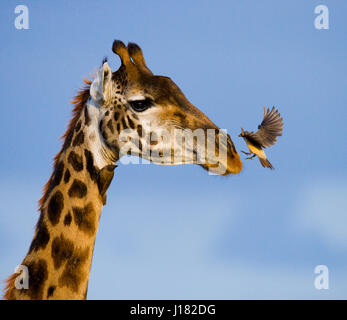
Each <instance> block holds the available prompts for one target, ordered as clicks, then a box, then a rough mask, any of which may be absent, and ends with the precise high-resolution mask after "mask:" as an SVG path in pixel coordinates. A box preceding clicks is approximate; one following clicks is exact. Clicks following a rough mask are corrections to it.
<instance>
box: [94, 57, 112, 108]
mask: <svg viewBox="0 0 347 320" xmlns="http://www.w3.org/2000/svg"><path fill="white" fill-rule="evenodd" d="M111 79H112V71H111V69H110V67H109V65H108V63H107V61H106V62H104V63H103V65H102V67H101V68H100V69H99V70H97V72H96V73H95V78H94V80H93V82H92V84H91V86H90V96H91V97H92V98H93V99H94V100H95V101H97V102H105V101H107V100H109V99H110V97H111V93H112V86H111Z"/></svg>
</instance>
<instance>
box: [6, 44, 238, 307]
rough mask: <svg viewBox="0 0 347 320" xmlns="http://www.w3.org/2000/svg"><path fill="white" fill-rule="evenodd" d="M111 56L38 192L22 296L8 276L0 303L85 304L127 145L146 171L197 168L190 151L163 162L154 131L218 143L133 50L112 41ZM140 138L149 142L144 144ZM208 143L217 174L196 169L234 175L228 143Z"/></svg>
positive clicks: (82, 99)
mask: <svg viewBox="0 0 347 320" xmlns="http://www.w3.org/2000/svg"><path fill="white" fill-rule="evenodd" d="M112 50H113V52H114V53H115V54H116V55H118V56H119V57H120V60H121V65H120V67H119V69H118V70H117V71H115V72H112V71H111V69H110V67H109V65H108V62H107V59H104V60H103V63H102V66H101V67H100V68H99V69H98V70H97V71H96V72H95V75H94V77H93V79H92V80H89V79H85V80H84V82H85V86H84V87H83V88H82V89H81V90H80V91H79V93H78V95H77V96H76V97H75V98H74V100H72V103H73V104H74V109H73V117H72V120H71V121H70V123H69V126H68V129H67V131H66V133H65V134H64V135H63V140H64V142H63V145H62V149H61V150H60V151H59V153H58V154H57V155H56V156H55V159H54V168H53V173H52V175H51V177H50V179H49V181H48V182H47V184H46V185H45V187H44V191H43V196H42V198H41V200H40V202H39V211H40V216H39V219H38V222H37V224H36V229H35V233H34V237H33V240H32V242H31V245H30V248H29V251H28V253H27V255H26V256H25V258H24V260H23V262H22V265H23V266H26V267H27V269H28V275H29V288H28V289H23V288H22V289H17V288H16V286H15V282H16V278H17V277H18V274H16V273H14V274H13V275H12V276H10V278H9V279H8V281H7V286H6V288H5V290H6V291H5V296H4V298H5V299H29V300H35V299H38V300H41V299H86V296H87V290H88V281H89V272H90V268H91V263H92V257H93V250H94V243H95V238H96V234H97V230H98V224H99V218H100V214H101V210H102V207H103V205H105V204H106V191H107V189H108V187H109V185H110V183H111V181H112V179H113V176H114V170H115V168H116V166H117V165H116V163H117V162H118V161H119V160H120V158H121V157H122V155H124V154H123V153H122V152H121V150H122V148H123V147H124V146H125V144H126V143H130V144H131V146H132V147H133V148H132V149H133V150H135V155H137V156H139V157H142V158H148V160H150V161H152V162H153V163H158V164H164V165H165V164H173V165H175V164H182V163H197V164H198V162H197V156H196V152H195V151H194V150H191V149H189V150H188V151H187V156H186V158H185V159H183V161H182V159H181V160H177V161H176V160H175V158H174V157H172V156H164V153H165V152H164V151H165V150H166V151H167V150H171V149H172V144H170V143H167V142H166V143H164V142H162V141H161V140H160V139H158V130H160V129H165V130H167V131H168V132H169V133H170V134H171V133H172V131H173V130H174V129H175V128H181V129H191V130H194V129H198V128H200V129H202V130H203V132H204V133H206V132H207V131H208V130H213V131H216V137H217V136H218V135H219V128H218V127H217V126H216V125H215V124H214V123H213V122H212V121H211V120H210V119H209V118H208V117H207V116H206V115H205V114H203V113H202V112H201V111H200V110H198V109H197V108H195V107H194V106H193V105H192V104H191V103H190V102H189V101H188V99H187V98H186V97H185V96H184V95H183V93H182V92H181V90H180V89H179V88H178V86H177V85H176V84H175V83H174V82H173V81H172V80H171V79H170V78H168V77H164V76H157V75H153V73H152V72H151V71H150V69H149V68H148V67H147V65H146V62H145V59H144V56H143V53H142V50H141V48H140V47H139V46H138V45H137V44H134V43H129V44H128V45H127V46H126V45H125V44H124V43H123V42H121V41H119V40H115V41H114V43H113V47H112ZM148 123H150V124H151V126H149V125H148ZM128 129H129V130H132V131H134V132H137V133H138V136H137V137H136V139H130V142H129V139H127V140H126V141H124V140H122V139H121V133H122V132H124V131H125V130H128ZM147 136H150V137H152V138H153V137H156V138H154V139H150V140H149V142H148V140H146V139H145V137H147ZM213 143H214V148H213V151H214V152H213V153H214V154H218V152H221V150H222V149H223V148H224V150H225V151H226V155H227V157H226V158H225V159H224V160H221V161H220V162H222V163H218V165H219V168H220V167H221V168H223V171H218V170H217V169H216V165H215V164H213V163H212V162H208V161H206V162H205V163H202V164H200V165H201V166H202V167H203V168H204V169H206V170H211V171H212V172H213V171H214V172H215V173H217V174H220V175H229V174H231V173H233V174H237V173H239V172H240V171H241V169H242V163H241V160H240V157H239V154H238V153H237V151H236V149H235V146H234V144H233V142H232V140H231V138H230V136H229V135H227V140H226V143H224V144H218V143H217V138H216V139H215V142H213ZM145 148H148V149H150V151H158V148H161V149H160V151H159V152H158V155H159V157H150V156H148V153H146V154H145V153H144V149H145ZM171 151H172V150H171ZM215 151H216V153H215ZM206 153H207V151H206ZM159 158H160V159H159ZM163 159H164V160H163ZM210 159H211V157H210ZM184 160H185V161H184ZM216 170H217V171H216Z"/></svg>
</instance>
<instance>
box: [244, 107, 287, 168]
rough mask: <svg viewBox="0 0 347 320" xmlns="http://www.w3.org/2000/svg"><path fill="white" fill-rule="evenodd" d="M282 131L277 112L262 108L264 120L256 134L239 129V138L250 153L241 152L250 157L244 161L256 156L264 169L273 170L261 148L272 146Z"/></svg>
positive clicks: (281, 123)
mask: <svg viewBox="0 0 347 320" xmlns="http://www.w3.org/2000/svg"><path fill="white" fill-rule="evenodd" d="M282 131H283V119H282V118H281V115H280V114H279V112H278V110H275V107H272V109H271V111H270V109H266V108H265V107H264V118H263V121H262V122H261V124H260V125H259V126H258V131H257V132H248V131H244V130H243V128H241V133H240V134H239V137H242V138H243V139H244V140H245V142H246V143H247V146H248V148H249V151H250V152H245V151H242V152H243V153H244V154H246V155H250V157H248V158H246V159H253V158H254V157H255V156H258V158H259V161H260V163H261V165H262V166H263V167H264V168H266V167H267V168H270V169H274V167H273V166H272V164H271V163H270V161H269V160H268V159H267V157H266V154H265V152H264V150H263V148H266V147H271V146H272V145H274V144H275V142H276V141H277V137H278V136H281V135H282Z"/></svg>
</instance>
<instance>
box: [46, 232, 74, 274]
mask: <svg viewBox="0 0 347 320" xmlns="http://www.w3.org/2000/svg"><path fill="white" fill-rule="evenodd" d="M73 251H74V244H73V242H72V241H71V240H69V239H67V238H66V237H64V236H63V235H60V236H59V237H55V238H54V239H53V241H52V249H51V256H52V259H53V263H54V268H55V269H56V270H57V269H59V268H60V267H61V266H62V265H63V264H64V263H65V262H66V261H67V260H68V259H69V258H70V257H71V255H72V253H73Z"/></svg>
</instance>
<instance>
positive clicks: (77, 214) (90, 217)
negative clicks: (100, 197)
mask: <svg viewBox="0 0 347 320" xmlns="http://www.w3.org/2000/svg"><path fill="white" fill-rule="evenodd" d="M72 212H73V217H74V221H75V223H76V225H77V226H78V228H79V229H80V230H81V231H83V232H84V233H86V234H88V235H93V234H94V232H95V222H96V221H95V220H96V213H95V210H94V207H93V204H92V203H91V202H89V203H88V204H87V205H86V206H84V207H82V208H81V207H73V208H72Z"/></svg>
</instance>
